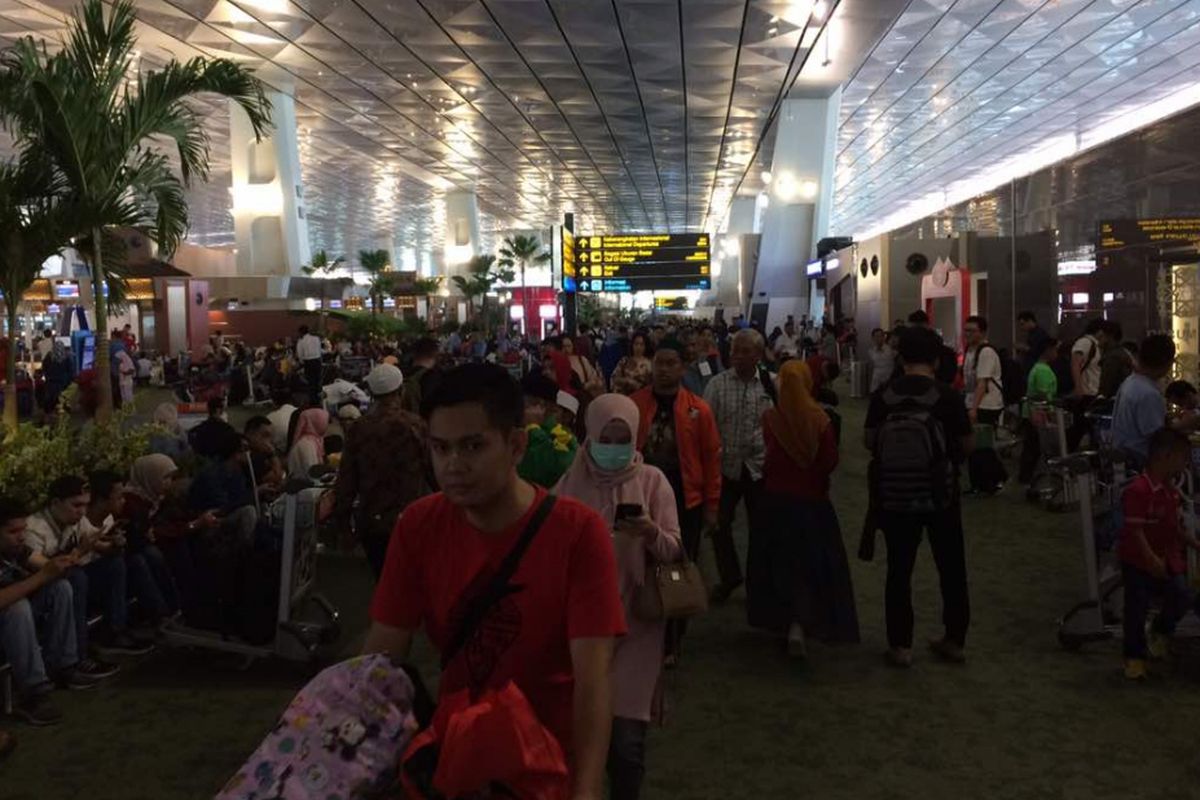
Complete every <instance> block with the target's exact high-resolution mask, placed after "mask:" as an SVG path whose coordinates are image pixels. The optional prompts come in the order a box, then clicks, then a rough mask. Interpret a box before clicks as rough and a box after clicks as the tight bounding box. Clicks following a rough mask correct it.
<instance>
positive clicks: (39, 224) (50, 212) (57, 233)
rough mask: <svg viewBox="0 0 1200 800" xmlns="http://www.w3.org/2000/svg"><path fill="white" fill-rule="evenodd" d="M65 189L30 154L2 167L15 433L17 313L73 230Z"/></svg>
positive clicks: (7, 412)
mask: <svg viewBox="0 0 1200 800" xmlns="http://www.w3.org/2000/svg"><path fill="white" fill-rule="evenodd" d="M66 188H67V187H66V182H65V181H64V180H63V178H62V175H61V174H59V173H57V172H55V171H54V169H52V168H51V167H50V165H49V164H47V163H46V162H45V161H44V160H40V159H35V158H34V157H33V156H32V155H31V154H29V153H24V154H22V156H21V158H20V159H18V160H17V161H8V162H5V163H3V164H0V291H3V292H4V305H5V308H6V309H7V311H8V369H7V371H6V375H5V379H6V380H7V382H8V383H7V388H6V389H5V391H4V425H5V427H6V428H8V431H9V433H10V434H11V433H13V432H14V431H16V429H17V313H18V310H19V308H20V305H21V300H22V298H23V297H24V295H25V292H26V291H27V290H28V289H29V287H30V286H31V285H33V282H34V281H35V280H37V277H38V273H39V272H41V269H42V263H43V262H45V260H46V259H47V258H49V257H50V256H52V255H54V254H55V253H57V252H59V250H61V249H62V247H63V246H64V245H65V244H66V243H67V241H68V239H69V237H70V235H71V232H72V231H73V230H74V225H75V212H74V209H73V208H72V207H71V205H70V203H69V201H68V199H67V196H66V194H65V192H66Z"/></svg>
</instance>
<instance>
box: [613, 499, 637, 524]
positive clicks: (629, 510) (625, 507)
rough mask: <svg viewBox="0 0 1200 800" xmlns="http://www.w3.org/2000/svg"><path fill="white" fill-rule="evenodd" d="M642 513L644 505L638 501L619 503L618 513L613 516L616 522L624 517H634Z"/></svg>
mask: <svg viewBox="0 0 1200 800" xmlns="http://www.w3.org/2000/svg"><path fill="white" fill-rule="evenodd" d="M641 515H642V507H641V506H640V505H638V504H637V503H618V504H617V513H616V514H615V515H614V516H613V521H614V522H620V521H621V520H623V519H633V518H635V517H640V516H641Z"/></svg>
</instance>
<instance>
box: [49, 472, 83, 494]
mask: <svg viewBox="0 0 1200 800" xmlns="http://www.w3.org/2000/svg"><path fill="white" fill-rule="evenodd" d="M85 493H87V481H85V480H84V479H83V478H81V477H79V476H78V475H62V476H60V477H57V478H55V479H54V480H52V481H50V485H49V486H48V487H46V495H47V496H48V497H49V498H50V499H51V500H69V499H71V498H72V497H78V496H79V495H81V494H85Z"/></svg>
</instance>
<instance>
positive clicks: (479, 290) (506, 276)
mask: <svg viewBox="0 0 1200 800" xmlns="http://www.w3.org/2000/svg"><path fill="white" fill-rule="evenodd" d="M495 266H496V257H495V256H493V255H480V256H475V257H474V258H472V259H471V260H470V261H468V262H467V274H466V275H455V276H453V277H452V278H450V280H451V281H453V282H454V285H455V286H457V287H458V290H459V291H460V292H462V293H463V296H465V297H466V298H467V303H471V301H472V300H473V299H474V298H476V297H478V298H480V299H479V315H480V316H481V317H483V320H484V324H485V325H486V324H487V296H488V292H490V291H491V290H492V287H493V286H495V285H496V284H497V283H511V282H512V279H513V272H512V270H511V269H505V268H501V269H494V267H495Z"/></svg>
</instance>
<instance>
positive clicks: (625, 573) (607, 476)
mask: <svg viewBox="0 0 1200 800" xmlns="http://www.w3.org/2000/svg"><path fill="white" fill-rule="evenodd" d="M614 420H620V421H621V422H624V423H625V424H626V425H628V426H629V431H630V435H631V436H632V437H633V440H634V441H636V438H637V430H638V423H639V420H640V415H639V414H638V409H637V406H636V405H634V402H633V401H632V400H630V399H629V398H628V397H626V396H625V395H622V394H603V395H600V396H599V397H597V398H596V399H595V400H593V401H592V402H591V403H590V404H589V405H588V410H587V439H586V440H585V441H584V442H583V444H582V445H581V446H580V447H579V450H578V451H577V452H576V453H575V461H574V463H572V464H571V468H570V469H568V470H567V472H566V474H565V475H563V477H562V479H561V480H560V481H559V482H558V485H557V486H555V487H554V492H555V494H558V495H561V496H563V497H573V498H575V499H576V500H579V501H580V502H582V503H584V504H585V505H587V506H589V507H590V508H592V510H594V511H595V512H596V513H598V514H599V515H600V516H601V517H603V518H604V522H605V523H606V524H607V525H608V526H609V528H610V529H611V528H612V525H613V521H614V518H615V516H616V513H617V506H618V505H620V504H622V503H631V504H635V505H639V506H641V507H642V508H643V509H644V510H645V512H646V513H647V514H649V515H650V518H651V519H652V520H654V521H655V522H656V523H657V524H658V526H659V528H660V529H662V530H663V531H664V532H668V533H669V534H670V535H671V536H673V537H674V538H675V539H678V537H679V517H678V514H677V512H676V509H675V498H674V495H673V494H672V493H671V490H670V486H669V485H668V484H667V479H666V477H665V476H664V475H663V474H662V473H661V472H660V471H659V470H658V469H657V468H655V467H651V466H649V465H648V464H644V463H642V455H641V453H638V452H636V451H635V452H634V454H633V461H631V462H630V463H629V466H627V467H625V468H624V469H622V470H620V471H617V472H609V471H606V470H602V469H600V468H599V467H598V466H596V462H594V461H592V457H591V455H590V453H589V451H588V443H589V442H590V441H591V440H592V439H599V438H600V432H601V431H603V430H604V428H605V427H606V426H607V425H608V424H609V423H610V422H612V421H614ZM664 487H665V489H664ZM613 541H614V546H615V547H616V552H617V567H618V572H619V575H620V582H621V594H622V595H624V594H625V593H626V590H627V589H629V588H631V587H635V586H641V585H642V583H643V582H644V581H645V574H646V551H645V548H644V547H643V546H642V543H641V542H640V541H635V540H633V539H631V538H630V537H628V536H616V537H615V538H614V540H613Z"/></svg>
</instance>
